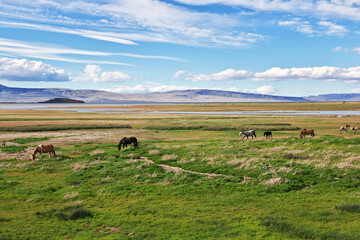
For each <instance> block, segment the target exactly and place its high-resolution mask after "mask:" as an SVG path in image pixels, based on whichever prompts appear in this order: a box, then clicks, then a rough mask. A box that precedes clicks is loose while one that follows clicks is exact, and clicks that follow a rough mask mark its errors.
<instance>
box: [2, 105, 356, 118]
mask: <svg viewBox="0 0 360 240" xmlns="http://www.w3.org/2000/svg"><path fill="white" fill-rule="evenodd" d="M137 105H144V104H115V103H113V104H111V103H106V104H105V103H98V104H95V103H94V104H92V103H89V104H77V103H76V104H71V103H70V104H63V103H59V104H57V103H51V104H46V103H44V104H37V103H29V104H0V109H1V110H52V111H75V112H108V113H111V112H115V113H122V112H131V113H153V114H163V113H167V114H214V115H336V116H339V117H340V116H344V115H353V116H360V111H241V112H238V111H233V112H178V111H176V112H175V111H173V112H171V111H167V112H161V111H140V110H139V109H136V106H137ZM149 105H151V104H149ZM156 105H158V104H156ZM125 106H126V107H129V106H133V107H134V108H131V109H129V108H127V109H123V108H121V107H125ZM84 107H86V108H84ZM87 107H89V108H87ZM116 107H118V108H116Z"/></svg>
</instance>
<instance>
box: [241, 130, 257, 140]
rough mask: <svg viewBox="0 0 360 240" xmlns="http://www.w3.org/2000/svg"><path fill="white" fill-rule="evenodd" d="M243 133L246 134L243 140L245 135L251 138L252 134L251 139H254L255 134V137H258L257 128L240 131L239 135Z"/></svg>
mask: <svg viewBox="0 0 360 240" xmlns="http://www.w3.org/2000/svg"><path fill="white" fill-rule="evenodd" d="M241 135H244V136H243V138H242V139H241V140H243V139H244V137H246V138H247V139H249V136H251V139H254V136H255V139H256V134H255V130H249V131H244V132H239V137H240V136H241Z"/></svg>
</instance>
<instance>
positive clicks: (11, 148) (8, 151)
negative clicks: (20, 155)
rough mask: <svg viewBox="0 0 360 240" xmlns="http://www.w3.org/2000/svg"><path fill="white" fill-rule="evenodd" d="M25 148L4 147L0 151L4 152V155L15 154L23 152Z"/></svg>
mask: <svg viewBox="0 0 360 240" xmlns="http://www.w3.org/2000/svg"><path fill="white" fill-rule="evenodd" d="M25 148H27V146H6V147H2V148H0V150H1V151H2V152H6V153H17V152H22V151H24V150H25Z"/></svg>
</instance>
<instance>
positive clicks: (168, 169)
mask: <svg viewBox="0 0 360 240" xmlns="http://www.w3.org/2000/svg"><path fill="white" fill-rule="evenodd" d="M136 160H138V161H143V162H146V163H150V164H155V165H158V166H159V167H161V168H162V169H164V171H165V172H175V173H178V172H186V173H193V174H199V175H204V176H208V177H232V176H230V175H224V174H216V173H202V172H195V171H190V170H185V169H183V168H179V167H173V166H169V165H164V164H156V163H154V162H153V161H152V160H150V159H148V158H147V157H140V159H136Z"/></svg>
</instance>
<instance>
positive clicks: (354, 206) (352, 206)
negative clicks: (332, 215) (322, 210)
mask: <svg viewBox="0 0 360 240" xmlns="http://www.w3.org/2000/svg"><path fill="white" fill-rule="evenodd" d="M335 208H336V209H338V210H340V211H344V212H351V213H360V204H358V203H345V204H342V205H339V206H335Z"/></svg>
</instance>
